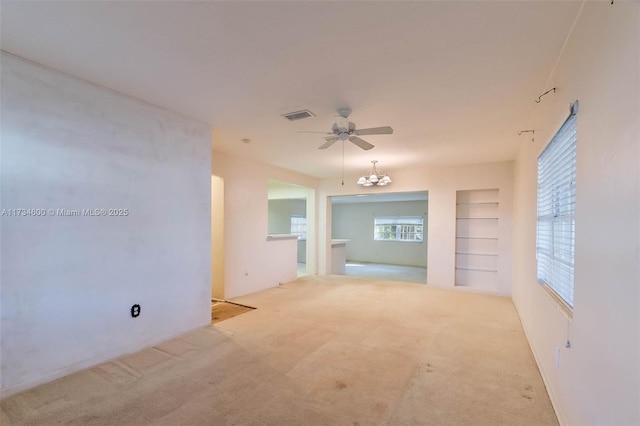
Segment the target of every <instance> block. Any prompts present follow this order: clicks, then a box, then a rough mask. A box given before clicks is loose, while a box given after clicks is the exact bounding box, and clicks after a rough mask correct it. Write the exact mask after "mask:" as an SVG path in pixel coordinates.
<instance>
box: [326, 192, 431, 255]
mask: <svg viewBox="0 0 640 426" xmlns="http://www.w3.org/2000/svg"><path fill="white" fill-rule="evenodd" d="M331 215H332V220H331V226H332V236H333V238H340V239H348V240H350V241H349V242H348V243H347V260H351V261H357V262H372V263H387V264H391V265H408V266H422V267H424V268H426V267H427V235H426V232H425V235H424V237H425V239H424V241H422V242H398V241H375V240H374V239H373V228H374V219H375V218H376V217H396V216H420V217H423V218H424V229H425V231H426V229H427V226H428V220H427V219H428V218H427V201H403V202H382V203H344V204H335V203H334V204H333V205H332V212H331Z"/></svg>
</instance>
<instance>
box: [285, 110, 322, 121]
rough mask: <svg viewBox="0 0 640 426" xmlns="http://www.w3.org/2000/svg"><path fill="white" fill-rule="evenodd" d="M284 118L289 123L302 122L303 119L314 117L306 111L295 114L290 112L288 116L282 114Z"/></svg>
mask: <svg viewBox="0 0 640 426" xmlns="http://www.w3.org/2000/svg"><path fill="white" fill-rule="evenodd" d="M282 116H283V117H284V118H286V119H287V120H289V121H296V120H302V119H303V118H309V117H315V115H314V114H313V113H312V112H311V111H309V110H308V109H305V110H302V111H296V112H290V113H288V114H282Z"/></svg>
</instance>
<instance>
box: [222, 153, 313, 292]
mask: <svg viewBox="0 0 640 426" xmlns="http://www.w3.org/2000/svg"><path fill="white" fill-rule="evenodd" d="M213 173H214V174H215V175H216V176H220V177H222V178H223V179H224V184H225V188H224V218H225V227H224V235H225V243H224V244H225V259H224V265H225V266H224V277H225V297H226V298H233V297H237V296H241V295H244V294H248V293H253V292H255V291H259V290H264V289H265V288H270V287H274V286H277V285H278V283H280V282H286V281H290V280H292V279H295V278H296V275H295V256H294V258H293V259H294V260H293V265H294V268H293V271H294V272H293V277H291V276H290V275H291V270H290V269H289V268H288V267H287V266H284V267H282V265H281V264H282V262H284V260H278V262H277V263H274V260H273V259H272V256H273V255H274V254H275V253H277V248H276V244H281V243H280V242H274V241H267V234H268V194H269V190H268V181H269V180H277V181H279V182H287V183H291V184H294V185H301V186H305V187H307V188H311V190H312V191H313V190H314V188H316V186H317V180H316V179H314V178H311V177H308V176H304V175H301V174H299V173H295V172H292V171H289V170H284V169H280V168H278V167H273V166H270V165H267V164H265V163H259V162H255V161H251V160H246V159H242V158H238V157H234V156H231V155H227V154H224V153H221V152H214V153H213ZM307 200H308V204H307V223H308V225H307V238H308V249H307V271H311V272H310V273H314V271H315V268H316V266H315V265H316V251H315V244H314V241H315V239H316V227H315V223H316V219H315V218H316V207H315V206H316V198H315V194H314V195H313V196H310V197H309V198H307ZM309 206H311V207H309ZM276 265H279V266H276Z"/></svg>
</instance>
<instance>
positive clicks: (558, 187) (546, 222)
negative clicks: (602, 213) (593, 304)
mask: <svg viewBox="0 0 640 426" xmlns="http://www.w3.org/2000/svg"><path fill="white" fill-rule="evenodd" d="M577 111H578V101H576V102H575V103H574V104H573V105H572V106H571V115H570V116H569V118H568V119H567V121H565V122H564V124H563V125H562V127H560V130H558V133H556V135H555V136H554V137H553V139H551V142H549V145H547V147H546V148H545V149H544V151H542V154H540V156H539V157H538V226H537V244H536V259H537V263H538V265H537V269H538V271H537V272H538V282H539V283H540V284H543V285H546V286H548V288H549V289H551V290H552V291H553V293H555V295H556V296H558V297H559V298H560V299H561V300H562V301H564V302H565V303H566V304H567V305H568V308H569V309H571V308H573V277H574V274H573V269H574V265H573V258H574V239H575V219H574V212H575V199H576V184H575V182H576V140H577V124H576V119H577V115H576V114H577Z"/></svg>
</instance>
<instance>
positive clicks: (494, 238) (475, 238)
mask: <svg viewBox="0 0 640 426" xmlns="http://www.w3.org/2000/svg"><path fill="white" fill-rule="evenodd" d="M456 238H457V239H460V240H497V239H498V237H460V236H457V237H456Z"/></svg>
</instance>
